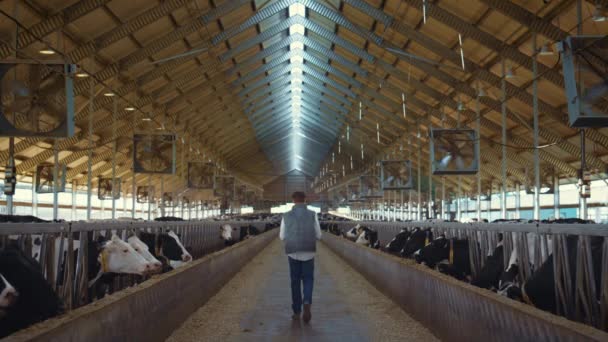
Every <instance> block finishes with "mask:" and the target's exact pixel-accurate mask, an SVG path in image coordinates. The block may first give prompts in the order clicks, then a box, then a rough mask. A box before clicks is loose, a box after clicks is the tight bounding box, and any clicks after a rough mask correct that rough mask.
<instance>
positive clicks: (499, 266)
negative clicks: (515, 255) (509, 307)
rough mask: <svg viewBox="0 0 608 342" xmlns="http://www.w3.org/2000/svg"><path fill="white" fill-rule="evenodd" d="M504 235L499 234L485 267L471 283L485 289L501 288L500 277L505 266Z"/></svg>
mask: <svg viewBox="0 0 608 342" xmlns="http://www.w3.org/2000/svg"><path fill="white" fill-rule="evenodd" d="M504 265H505V261H504V247H503V235H502V234H499V235H498V244H497V245H496V247H495V248H494V250H493V251H492V253H491V254H490V255H488V256H487V257H486V260H485V262H484V265H483V267H482V268H481V270H480V271H479V274H477V275H476V276H475V277H473V280H472V281H471V285H474V286H477V287H481V288H484V289H489V290H495V289H498V288H499V282H500V277H501V275H502V272H503V270H504V268H505V266H504Z"/></svg>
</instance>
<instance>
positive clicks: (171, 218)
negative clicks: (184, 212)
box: [154, 216, 186, 222]
mask: <svg viewBox="0 0 608 342" xmlns="http://www.w3.org/2000/svg"><path fill="white" fill-rule="evenodd" d="M154 221H160V222H171V221H186V220H184V219H183V218H179V217H175V216H162V217H157V218H155V219H154Z"/></svg>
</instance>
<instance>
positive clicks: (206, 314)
mask: <svg viewBox="0 0 608 342" xmlns="http://www.w3.org/2000/svg"><path fill="white" fill-rule="evenodd" d="M317 249H318V253H317V256H316V258H315V261H316V262H315V288H314V295H313V305H312V317H313V318H312V321H311V323H310V324H304V323H302V322H301V321H293V320H291V295H290V288H289V269H288V265H287V257H286V256H285V254H284V253H283V249H282V244H281V242H280V241H278V240H276V241H273V242H272V243H271V244H270V245H269V246H268V247H267V248H266V249H264V250H263V251H262V252H261V253H260V254H259V255H258V256H256V257H255V258H254V259H252V261H251V262H250V263H249V264H248V265H247V266H245V267H244V268H243V270H241V271H240V272H239V273H238V274H237V275H236V276H235V277H234V278H233V279H231V280H230V281H229V282H228V283H227V284H226V285H225V286H224V287H223V288H222V290H221V291H220V292H219V293H218V294H217V295H216V296H214V297H213V298H212V299H211V300H209V302H208V303H207V304H206V305H204V306H203V307H201V308H200V309H199V310H198V311H197V312H195V313H194V314H193V315H192V316H190V318H189V319H188V320H187V321H186V322H184V324H183V325H182V326H181V327H180V328H178V329H177V330H176V331H175V332H174V333H173V335H172V336H171V337H169V339H168V340H167V341H171V342H177V341H339V340H342V341H435V340H437V339H436V338H435V337H434V336H433V335H432V334H431V333H430V332H429V330H428V329H426V328H425V327H423V326H422V325H421V324H420V323H418V322H417V321H415V320H413V319H412V318H411V317H409V316H408V315H407V314H406V313H405V312H404V311H403V310H401V308H399V307H398V306H397V305H395V304H394V303H393V302H392V301H390V300H389V299H388V298H386V297H385V296H384V295H382V294H381V293H380V292H378V290H376V289H375V288H374V287H373V286H372V285H371V284H370V283H369V282H367V281H366V280H365V279H364V278H363V277H362V276H361V275H360V274H358V273H357V272H356V271H355V270H354V269H352V268H351V267H350V266H348V265H347V264H346V263H345V262H344V261H343V260H342V259H340V258H339V257H338V256H336V255H335V254H333V253H332V252H331V251H330V250H328V249H327V247H325V246H324V245H323V244H319V245H318V248H317Z"/></svg>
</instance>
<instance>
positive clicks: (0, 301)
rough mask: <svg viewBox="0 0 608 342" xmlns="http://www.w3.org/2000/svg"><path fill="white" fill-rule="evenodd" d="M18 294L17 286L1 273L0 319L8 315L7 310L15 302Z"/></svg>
mask: <svg viewBox="0 0 608 342" xmlns="http://www.w3.org/2000/svg"><path fill="white" fill-rule="evenodd" d="M18 296H19V293H18V292H17V290H16V289H15V287H14V286H13V285H11V283H9V282H8V280H6V278H4V276H3V275H2V274H1V273H0V320H1V319H2V318H3V317H4V316H6V312H7V310H8V309H9V308H10V307H11V306H13V304H15V301H16V300H17V297H18Z"/></svg>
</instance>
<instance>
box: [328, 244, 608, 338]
mask: <svg viewBox="0 0 608 342" xmlns="http://www.w3.org/2000/svg"><path fill="white" fill-rule="evenodd" d="M323 242H324V243H325V244H326V245H327V246H328V247H329V248H330V249H331V250H332V251H334V252H335V253H336V254H338V255H339V256H340V257H342V258H343V259H344V260H346V262H348V263H349V264H350V265H351V266H353V267H354V268H355V269H356V270H357V271H359V272H361V273H362V274H363V275H364V276H365V277H366V278H367V279H368V280H369V281H370V282H371V283H372V284H374V286H376V287H377V288H378V289H379V290H380V291H381V292H383V293H384V294H385V295H387V296H388V297H390V298H391V299H393V300H394V301H395V302H396V303H397V304H399V305H400V306H401V307H402V308H403V309H404V310H405V311H406V312H408V313H409V314H410V315H411V316H412V317H414V318H415V319H416V320H418V321H420V322H421V323H422V324H424V325H425V326H426V327H428V328H429V329H430V330H431V331H432V332H433V333H434V334H435V335H436V336H437V337H439V338H440V339H442V340H444V341H520V342H521V341H608V334H606V333H604V332H602V331H599V330H597V329H595V328H592V327H589V326H586V325H583V324H580V323H576V322H572V321H568V320H566V319H565V318H562V317H558V316H555V315H551V314H549V313H546V312H543V311H540V310H538V309H535V308H533V307H531V306H529V305H525V304H522V303H518V302H515V301H513V300H510V299H507V298H504V297H500V296H498V295H497V294H495V293H492V292H490V291H487V290H484V289H480V288H477V287H474V286H471V285H469V284H466V283H463V282H460V281H458V280H456V279H454V278H451V277H448V276H445V275H443V274H440V273H438V272H435V271H433V270H430V269H428V268H427V267H426V266H422V265H417V264H415V263H414V262H413V261H411V260H405V259H401V258H397V257H393V256H390V255H388V254H386V253H383V252H380V251H377V250H373V249H370V248H368V247H362V246H359V245H356V244H354V243H352V242H350V241H348V240H346V239H343V238H340V237H336V236H333V235H330V234H325V235H324V236H323ZM404 338H405V339H406V340H407V338H406V337H404Z"/></svg>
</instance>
